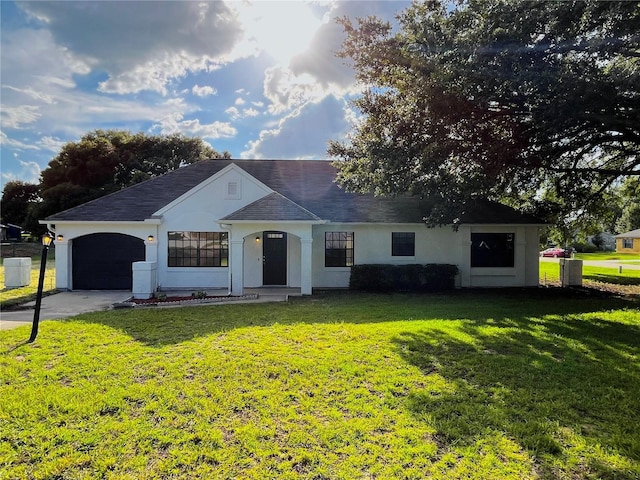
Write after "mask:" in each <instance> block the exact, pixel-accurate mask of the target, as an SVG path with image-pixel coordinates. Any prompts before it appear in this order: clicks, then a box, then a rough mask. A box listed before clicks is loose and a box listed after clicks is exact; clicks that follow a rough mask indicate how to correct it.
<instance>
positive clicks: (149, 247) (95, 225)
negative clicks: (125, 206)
mask: <svg viewBox="0 0 640 480" xmlns="http://www.w3.org/2000/svg"><path fill="white" fill-rule="evenodd" d="M157 228H158V226H157V225H156V224H155V222H127V223H120V222H84V223H77V222H61V223H58V224H56V228H55V230H53V229H52V231H54V233H55V236H54V237H55V238H54V242H55V249H56V261H55V264H56V288H59V289H62V290H71V289H73V279H72V270H71V264H72V261H73V259H72V258H71V251H72V250H71V249H72V246H73V239H74V238H78V237H83V236H85V235H90V234H92V233H121V234H124V235H130V236H132V237H136V238H140V239H142V240H144V244H145V255H146V260H147V261H149V262H153V261H155V260H156V258H157V256H158V250H157V249H158V244H157V239H158V230H157ZM61 235H62V239H60V236H61ZM150 235H152V236H153V237H154V239H153V241H151V242H150V241H149V240H148V238H149V236H150ZM106 254H108V252H105V255H106Z"/></svg>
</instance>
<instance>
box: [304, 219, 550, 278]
mask: <svg viewBox="0 0 640 480" xmlns="http://www.w3.org/2000/svg"><path fill="white" fill-rule="evenodd" d="M331 231H334V232H354V257H355V258H354V262H355V264H356V265H358V264H375V263H379V264H395V265H402V264H412V263H413V264H416V263H419V264H426V263H446V264H452V265H457V266H458V270H459V274H458V277H457V278H456V286H458V287H510V286H537V285H538V283H539V279H538V227H537V226H517V227H515V226H503V227H498V226H496V227H493V226H473V227H471V226H462V227H460V228H459V229H458V230H457V231H454V230H453V229H452V228H451V227H450V226H444V227H436V228H428V227H426V226H425V225H422V224H326V225H317V226H314V229H313V232H314V242H313V286H314V287H317V288H332V287H340V288H346V287H348V285H349V276H350V271H351V269H350V268H349V267H325V266H324V234H325V232H331ZM393 232H414V233H415V235H416V237H415V238H416V240H415V242H416V243H415V256H413V257H394V256H392V255H391V237H392V235H391V234H392V233H393ZM472 232H474V233H475V232H484V233H494V232H495V233H498V232H499V233H515V242H516V251H515V259H514V267H512V268H471V233H472Z"/></svg>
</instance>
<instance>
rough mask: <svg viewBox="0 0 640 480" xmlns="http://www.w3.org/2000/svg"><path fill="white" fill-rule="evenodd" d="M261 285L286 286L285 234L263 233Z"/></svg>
mask: <svg viewBox="0 0 640 480" xmlns="http://www.w3.org/2000/svg"><path fill="white" fill-rule="evenodd" d="M262 237H263V239H264V242H263V245H262V255H263V262H262V284H263V285H286V284H287V234H286V233H284V232H264V234H263V235H262Z"/></svg>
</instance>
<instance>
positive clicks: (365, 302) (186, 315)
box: [69, 288, 637, 347]
mask: <svg viewBox="0 0 640 480" xmlns="http://www.w3.org/2000/svg"><path fill="white" fill-rule="evenodd" d="M633 305H634V304H633V303H631V302H630V301H627V300H622V299H617V298H613V297H603V296H602V295H595V296H594V295H593V294H585V292H583V291H569V290H566V289H554V288H548V289H547V288H541V289H513V290H510V289H499V290H456V291H453V292H449V293H446V294H422V295H419V294H414V295H412V294H363V293H355V292H345V291H338V292H336V291H332V292H320V293H318V294H316V293H314V295H313V296H311V297H292V298H291V300H290V301H289V302H287V303H270V304H229V305H214V306H206V307H204V306H201V307H177V308H166V309H165V308H144V309H140V310H139V309H132V310H120V311H117V312H116V311H107V312H96V313H91V314H87V315H81V316H77V317H74V318H71V319H69V321H73V322H87V323H99V324H102V325H105V326H109V327H112V328H114V329H117V330H121V331H123V332H125V333H127V334H128V335H130V336H131V337H133V338H134V339H135V340H137V341H139V342H142V343H144V344H146V345H148V346H153V347H161V346H163V345H172V344H177V343H180V342H184V341H189V340H193V339H195V338H199V337H204V336H206V335H211V334H216V333H220V332H225V331H229V330H234V329H239V328H245V327H254V326H270V325H274V324H280V325H292V324H297V323H308V324H316V323H355V324H368V323H378V322H392V321H406V320H415V319H427V320H428V319H452V320H455V319H470V320H477V321H483V320H486V319H488V318H513V319H515V320H516V321H520V320H523V321H526V320H527V319H528V318H530V317H532V316H544V315H549V314H558V315H567V314H578V313H586V312H593V311H601V310H603V309H620V308H629V307H630V306H633ZM635 305H637V304H635Z"/></svg>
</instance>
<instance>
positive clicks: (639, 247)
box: [616, 228, 640, 253]
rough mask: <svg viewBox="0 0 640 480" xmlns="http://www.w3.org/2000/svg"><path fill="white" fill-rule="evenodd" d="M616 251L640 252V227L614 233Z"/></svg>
mask: <svg viewBox="0 0 640 480" xmlns="http://www.w3.org/2000/svg"><path fill="white" fill-rule="evenodd" d="M616 252H618V253H640V228H639V229H637V230H631V231H630V232H626V233H621V234H620V235H616Z"/></svg>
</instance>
